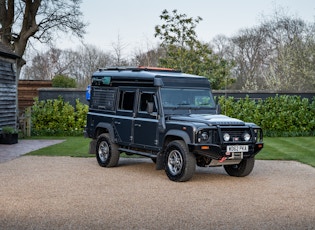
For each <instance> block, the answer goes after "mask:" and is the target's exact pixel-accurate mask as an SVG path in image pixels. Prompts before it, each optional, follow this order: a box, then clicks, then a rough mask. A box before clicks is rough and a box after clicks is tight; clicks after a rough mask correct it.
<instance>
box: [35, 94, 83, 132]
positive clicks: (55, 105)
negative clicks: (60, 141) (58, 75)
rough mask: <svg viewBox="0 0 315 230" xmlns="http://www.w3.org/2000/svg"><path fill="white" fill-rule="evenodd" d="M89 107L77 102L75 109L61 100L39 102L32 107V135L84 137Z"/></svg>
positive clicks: (36, 100)
mask: <svg viewBox="0 0 315 230" xmlns="http://www.w3.org/2000/svg"><path fill="white" fill-rule="evenodd" d="M87 112H88V106H87V105H85V104H83V103H81V102H80V101H79V100H78V99H77V100H76V105H75V108H74V107H73V106H72V105H70V103H69V102H65V101H64V100H63V99H62V98H61V97H59V99H53V100H52V99H50V100H42V101H39V100H38V98H36V99H35V103H34V105H33V106H32V115H31V118H32V135H40V136H51V135H83V129H84V127H85V124H86V115H87Z"/></svg>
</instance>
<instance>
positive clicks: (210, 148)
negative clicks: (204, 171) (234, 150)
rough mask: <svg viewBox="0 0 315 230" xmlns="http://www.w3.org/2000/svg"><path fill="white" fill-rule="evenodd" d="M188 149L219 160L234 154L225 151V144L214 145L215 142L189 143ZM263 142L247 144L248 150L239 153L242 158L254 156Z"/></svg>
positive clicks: (260, 148)
mask: <svg viewBox="0 0 315 230" xmlns="http://www.w3.org/2000/svg"><path fill="white" fill-rule="evenodd" d="M188 147H189V151H190V152H193V153H195V154H198V155H201V156H205V157H209V158H210V159H215V160H221V159H222V158H224V157H225V158H231V156H232V155H233V156H234V155H235V154H231V153H229V152H227V151H226V149H227V145H223V146H220V145H215V144H189V145H188ZM263 147H264V144H263V143H262V142H259V143H255V144H248V152H243V153H241V156H242V158H250V157H253V156H255V155H256V154H257V153H259V152H260V150H262V148H263Z"/></svg>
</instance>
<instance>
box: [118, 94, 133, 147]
mask: <svg viewBox="0 0 315 230" xmlns="http://www.w3.org/2000/svg"><path fill="white" fill-rule="evenodd" d="M135 100H136V89H135V88H120V90H119V97H118V107H117V113H116V116H115V118H114V119H113V123H114V132H115V137H116V139H117V141H118V142H119V143H120V144H123V145H129V144H130V143H133V124H134V116H135V113H134V105H135Z"/></svg>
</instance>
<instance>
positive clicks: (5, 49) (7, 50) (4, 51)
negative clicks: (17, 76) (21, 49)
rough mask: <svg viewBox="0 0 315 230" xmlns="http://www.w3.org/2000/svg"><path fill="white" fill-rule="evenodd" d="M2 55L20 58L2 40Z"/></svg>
mask: <svg viewBox="0 0 315 230" xmlns="http://www.w3.org/2000/svg"><path fill="white" fill-rule="evenodd" d="M0 56H3V57H7V58H12V59H17V58H20V57H19V56H18V55H16V54H15V53H14V52H13V51H12V50H11V49H10V48H9V47H8V46H6V45H5V44H3V43H2V42H1V41H0Z"/></svg>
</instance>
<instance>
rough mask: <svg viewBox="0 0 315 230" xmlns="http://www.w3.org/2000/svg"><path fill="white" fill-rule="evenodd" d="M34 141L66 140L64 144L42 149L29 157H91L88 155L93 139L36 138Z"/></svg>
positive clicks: (31, 153) (80, 137)
mask: <svg viewBox="0 0 315 230" xmlns="http://www.w3.org/2000/svg"><path fill="white" fill-rule="evenodd" d="M32 139H54V140H65V141H64V142H62V143H60V144H56V145H52V146H48V147H46V148H42V149H39V150H36V151H33V152H30V153H28V154H27V155H35V156H71V157H91V156H93V155H91V154H88V150H89V143H90V141H91V139H88V138H84V137H82V136H79V137H35V138H32Z"/></svg>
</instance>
